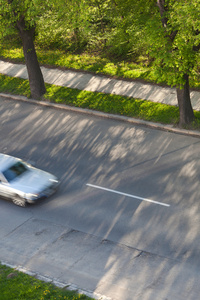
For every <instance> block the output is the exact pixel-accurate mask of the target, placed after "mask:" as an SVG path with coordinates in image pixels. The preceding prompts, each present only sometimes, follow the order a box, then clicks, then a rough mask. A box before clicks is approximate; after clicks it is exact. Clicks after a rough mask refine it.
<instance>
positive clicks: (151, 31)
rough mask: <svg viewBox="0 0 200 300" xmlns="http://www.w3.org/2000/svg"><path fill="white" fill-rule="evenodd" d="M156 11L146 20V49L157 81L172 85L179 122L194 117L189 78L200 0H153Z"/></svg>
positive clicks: (198, 39)
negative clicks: (147, 39)
mask: <svg viewBox="0 0 200 300" xmlns="http://www.w3.org/2000/svg"><path fill="white" fill-rule="evenodd" d="M155 4H156V5H157V8H158V12H157V13H156V11H155V13H154V14H152V18H151V20H150V21H149V22H148V24H147V30H148V37H149V38H150V39H149V40H150V48H149V53H150V55H152V56H153V57H154V58H155V68H156V70H157V76H158V78H159V80H160V81H165V82H167V83H168V84H169V85H171V86H176V91H177V99H178V105H179V112H180V125H181V126H183V125H185V124H189V123H191V122H192V121H193V120H194V113H193V109H192V105H191V99H190V90H189V79H190V78H191V77H193V76H196V75H197V70H196V69H195V67H196V65H197V56H198V52H199V50H200V19H199V16H200V0H190V1H189V0H188V1H185V0H179V1H176V0H157V1H156V3H155Z"/></svg>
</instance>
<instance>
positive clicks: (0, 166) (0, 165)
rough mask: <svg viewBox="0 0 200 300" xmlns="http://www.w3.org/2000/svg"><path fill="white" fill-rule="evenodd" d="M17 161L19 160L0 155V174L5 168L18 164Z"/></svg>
mask: <svg viewBox="0 0 200 300" xmlns="http://www.w3.org/2000/svg"><path fill="white" fill-rule="evenodd" d="M19 160H20V159H19V158H16V157H13V156H10V155H7V154H3V153H0V172H3V171H4V170H6V169H7V168H9V167H10V166H11V165H12V164H13V163H16V162H18V161H19Z"/></svg>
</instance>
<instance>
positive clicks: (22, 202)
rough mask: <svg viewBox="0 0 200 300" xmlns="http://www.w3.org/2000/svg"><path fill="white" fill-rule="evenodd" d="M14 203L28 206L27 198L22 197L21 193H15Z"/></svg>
mask: <svg viewBox="0 0 200 300" xmlns="http://www.w3.org/2000/svg"><path fill="white" fill-rule="evenodd" d="M12 201H13V203H14V204H15V205H18V206H21V207H25V206H26V200H24V199H23V198H22V197H20V196H19V195H15V196H14V197H13V199H12Z"/></svg>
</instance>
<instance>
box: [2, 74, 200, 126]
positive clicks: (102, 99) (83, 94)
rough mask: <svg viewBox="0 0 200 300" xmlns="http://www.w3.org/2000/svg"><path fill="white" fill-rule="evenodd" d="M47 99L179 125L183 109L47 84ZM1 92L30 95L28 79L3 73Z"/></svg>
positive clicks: (199, 114)
mask: <svg viewBox="0 0 200 300" xmlns="http://www.w3.org/2000/svg"><path fill="white" fill-rule="evenodd" d="M46 90H47V92H46V94H45V95H44V97H43V100H49V101H51V102H54V103H62V104H66V105H70V106H75V107H81V108H87V109H93V110H97V111H102V112H105V113H112V114H117V115H122V116H128V117H134V118H138V119H142V120H146V121H151V122H159V123H162V124H173V125H176V124H177V123H178V120H179V109H178V107H176V106H171V105H166V104H161V103H154V102H151V101H147V100H141V99H134V98H130V97H124V96H119V95H111V94H103V93H97V92H88V91H81V90H78V89H71V88H67V87H60V86H55V85H50V84H46ZM0 92H3V93H11V94H15V95H23V96H26V97H30V88H29V82H28V80H24V79H21V78H15V77H9V76H6V75H1V74H0ZM194 113H195V117H196V121H195V123H194V124H192V127H193V128H195V129H198V128H199V127H200V112H196V111H195V112H194Z"/></svg>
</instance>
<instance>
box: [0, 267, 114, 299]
mask: <svg viewBox="0 0 200 300" xmlns="http://www.w3.org/2000/svg"><path fill="white" fill-rule="evenodd" d="M1 264H2V265H4V266H7V267H9V268H11V269H15V270H17V271H19V272H22V273H24V274H27V275H29V276H32V277H35V278H36V279H38V280H40V281H43V282H46V283H51V284H53V285H54V286H56V287H58V288H61V289H66V290H69V291H74V292H77V293H78V294H82V295H86V296H87V297H90V298H93V299H95V300H112V298H110V297H106V296H104V295H100V294H98V293H95V292H92V291H86V290H83V289H80V288H79V287H78V286H76V285H74V284H72V283H64V282H60V281H59V280H57V279H55V278H50V277H47V276H44V275H41V274H38V273H37V272H32V271H29V270H28V269H26V268H23V267H21V266H15V265H11V264H9V263H7V262H4V261H2V262H1Z"/></svg>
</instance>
